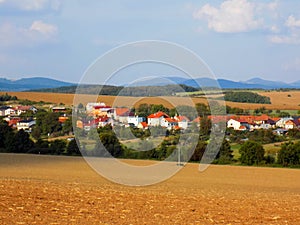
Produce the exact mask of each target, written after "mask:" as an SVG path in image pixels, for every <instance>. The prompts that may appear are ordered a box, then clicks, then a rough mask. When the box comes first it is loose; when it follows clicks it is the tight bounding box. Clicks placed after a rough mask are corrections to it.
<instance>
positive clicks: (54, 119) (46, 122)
mask: <svg viewBox="0 0 300 225" xmlns="http://www.w3.org/2000/svg"><path fill="white" fill-rule="evenodd" d="M58 117H59V114H58V113H54V112H46V111H40V112H37V114H36V125H37V126H39V127H40V128H41V131H42V134H44V135H47V134H52V133H54V132H58V131H60V130H61V128H62V127H61V124H60V122H59V121H58Z"/></svg>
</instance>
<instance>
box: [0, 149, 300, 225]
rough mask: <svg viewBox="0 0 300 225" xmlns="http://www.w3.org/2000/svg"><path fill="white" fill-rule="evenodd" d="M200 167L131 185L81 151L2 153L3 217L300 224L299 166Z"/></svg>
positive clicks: (7, 220)
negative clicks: (104, 173) (106, 174)
mask: <svg viewBox="0 0 300 225" xmlns="http://www.w3.org/2000/svg"><path fill="white" fill-rule="evenodd" d="M136 163H139V162H136ZM197 168H198V165H197V164H188V165H187V166H186V167H185V168H184V169H183V170H181V171H180V172H179V173H178V174H177V175H175V176H174V177H172V178H171V179H169V180H167V181H165V182H163V183H160V184H158V185H153V186H148V187H126V186H122V185H117V184H113V183H110V182H108V181H107V180H105V179H103V178H102V177H100V176H99V175H98V174H96V173H95V172H94V171H93V170H92V169H91V168H90V167H89V166H88V165H87V164H86V163H85V161H84V160H83V159H82V158H80V157H58V156H32V155H10V154H0V187H1V188H0V223H1V224H299V221H300V179H299V178H300V170H291V169H272V168H250V167H233V166H211V167H210V168H209V169H208V170H206V171H205V172H203V173H200V172H199V171H198V170H197Z"/></svg>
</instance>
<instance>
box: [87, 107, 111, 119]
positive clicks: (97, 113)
mask: <svg viewBox="0 0 300 225" xmlns="http://www.w3.org/2000/svg"><path fill="white" fill-rule="evenodd" d="M112 112H113V109H112V108H111V107H110V106H106V105H105V106H94V108H93V109H92V111H91V112H90V113H89V114H90V115H91V116H93V117H106V116H107V117H112Z"/></svg>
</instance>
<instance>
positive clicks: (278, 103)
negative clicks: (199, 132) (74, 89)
mask: <svg viewBox="0 0 300 225" xmlns="http://www.w3.org/2000/svg"><path fill="white" fill-rule="evenodd" d="M0 94H5V93H1V92H0ZM9 94H10V95H15V96H17V97H18V98H19V99H28V100H32V101H38V102H39V101H44V102H53V103H56V104H59V103H64V104H66V105H72V104H73V98H74V94H60V93H40V92H9ZM259 94H261V95H264V96H268V97H270V98H271V102H272V104H249V103H237V102H227V103H226V104H227V105H229V106H231V107H238V108H242V109H250V110H251V109H257V108H260V107H265V108H266V109H274V110H276V109H279V110H300V91H288V92H276V91H272V92H259ZM80 96H81V100H82V101H81V103H83V104H86V103H87V102H89V101H90V100H91V99H95V100H96V98H94V97H91V95H80ZM164 98H165V99H164ZM115 99H116V96H107V95H103V96H99V97H98V101H101V102H105V103H106V104H107V105H114V106H129V107H131V106H132V105H133V104H132V103H135V105H138V104H142V103H148V104H149V103H150V104H164V105H165V106H166V107H169V108H173V107H174V106H173V105H172V104H171V103H170V102H169V100H170V101H171V102H175V103H176V104H177V105H186V104H187V99H186V97H176V96H167V97H143V98H137V97H126V96H118V97H117V101H115ZM192 100H193V102H194V103H207V101H206V99H205V98H192Z"/></svg>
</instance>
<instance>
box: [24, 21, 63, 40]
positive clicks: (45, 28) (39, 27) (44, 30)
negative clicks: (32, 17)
mask: <svg viewBox="0 0 300 225" xmlns="http://www.w3.org/2000/svg"><path fill="white" fill-rule="evenodd" d="M29 31H37V32H39V33H41V34H43V35H45V36H47V37H51V36H53V35H55V34H56V33H57V27H56V26H54V25H52V24H47V23H44V22H43V21H41V20H37V21H34V22H33V23H32V25H31V27H30V28H29Z"/></svg>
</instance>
